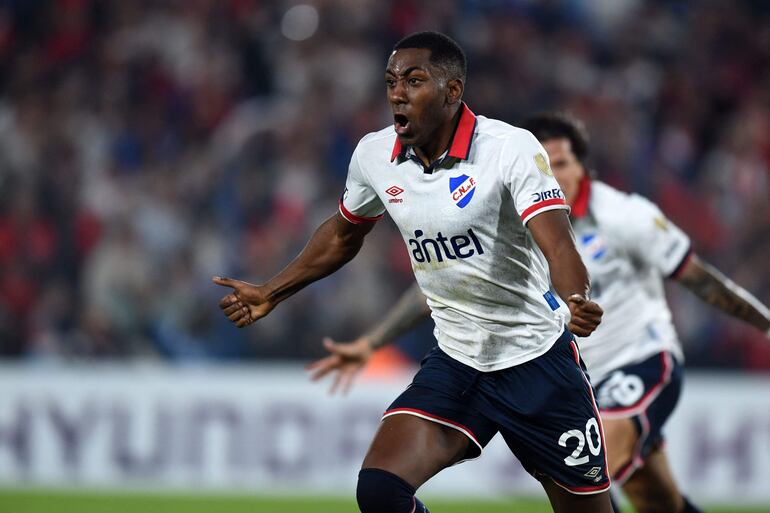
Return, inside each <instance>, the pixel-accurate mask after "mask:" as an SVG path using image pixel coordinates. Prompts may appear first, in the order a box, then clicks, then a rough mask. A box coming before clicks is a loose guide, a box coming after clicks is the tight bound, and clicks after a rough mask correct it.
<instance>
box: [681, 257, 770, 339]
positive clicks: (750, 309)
mask: <svg viewBox="0 0 770 513" xmlns="http://www.w3.org/2000/svg"><path fill="white" fill-rule="evenodd" d="M675 279H676V280H677V281H678V282H679V283H681V284H682V285H684V286H685V287H687V288H688V289H690V290H691V291H692V292H693V293H694V294H695V295H696V296H698V297H699V298H701V299H702V300H703V301H705V302H706V303H708V304H710V305H713V306H715V307H717V308H719V309H720V310H722V311H724V312H726V313H728V314H730V315H732V316H733V317H735V318H736V319H740V320H742V321H746V322H747V323H749V324H751V325H752V326H754V327H756V328H757V329H759V330H761V331H763V332H765V335H766V336H768V337H770V310H768V308H767V307H766V306H765V305H763V304H762V303H760V302H759V300H758V299H757V298H755V297H754V296H752V295H751V294H750V293H749V292H747V291H746V290H745V289H743V288H742V287H740V286H739V285H736V284H735V283H733V281H732V280H730V279H729V278H728V277H727V276H725V275H724V274H722V273H721V272H719V270H717V269H716V268H714V267H713V266H711V265H709V264H707V263H706V262H704V261H703V260H701V259H700V258H698V256H697V255H694V254H693V255H692V256H691V257H690V259H689V261H688V262H687V263H686V264H685V267H684V269H682V271H681V272H680V273H679V274H678V275H677V276H676V278H675Z"/></svg>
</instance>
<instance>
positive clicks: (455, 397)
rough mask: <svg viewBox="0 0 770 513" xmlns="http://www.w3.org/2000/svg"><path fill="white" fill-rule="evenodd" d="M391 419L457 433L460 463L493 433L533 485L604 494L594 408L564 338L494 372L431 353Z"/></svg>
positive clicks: (603, 463) (576, 355)
mask: <svg viewBox="0 0 770 513" xmlns="http://www.w3.org/2000/svg"><path fill="white" fill-rule="evenodd" d="M397 414H411V415H416V416H418V417H422V418H424V419H427V420H430V421H433V422H437V423H439V424H443V425H445V426H448V427H451V428H454V429H457V430H458V431H460V432H462V433H464V434H465V435H466V436H467V437H468V438H470V440H471V441H472V442H473V443H471V444H469V448H468V452H467V453H466V455H465V458H464V460H467V459H472V458H475V457H478V456H479V455H480V454H481V451H482V449H483V448H484V446H486V445H487V443H489V441H490V440H491V439H492V437H493V436H495V434H497V433H498V432H499V433H500V434H501V435H502V436H503V439H504V440H505V442H506V443H507V444H508V447H510V449H511V451H513V453H514V454H515V455H516V457H517V458H518V459H519V461H521V463H522V465H523V466H524V468H525V469H527V471H528V472H530V473H531V474H532V475H533V476H535V477H536V478H538V479H540V478H542V477H548V478H550V479H552V480H553V481H554V482H556V483H557V484H558V485H560V486H562V487H563V488H565V489H567V490H569V491H570V492H572V493H576V494H592V493H599V492H602V491H604V490H606V489H607V488H609V486H610V480H609V476H608V473H607V472H608V471H607V461H606V459H605V455H604V435H603V433H602V425H601V420H600V418H599V412H598V408H597V406H596V403H595V402H594V398H593V390H592V388H591V383H590V382H589V380H588V377H587V376H586V374H585V367H584V366H583V364H582V361H581V360H580V356H579V353H578V349H577V345H576V344H575V342H574V339H573V337H572V334H571V333H569V332H565V333H564V334H563V335H562V336H561V337H560V338H559V339H558V340H557V341H556V343H554V345H553V347H552V348H551V349H550V350H548V352H546V353H545V354H543V355H541V356H539V357H537V358H535V359H534V360H530V361H528V362H526V363H523V364H521V365H516V366H514V367H510V368H507V369H502V370H499V371H493V372H481V371H478V370H476V369H474V368H472V367H469V366H467V365H464V364H462V363H460V362H458V361H457V360H455V359H453V358H451V357H450V356H448V355H447V354H446V353H444V352H443V351H442V350H441V349H439V348H438V347H436V348H434V349H432V350H431V351H430V352H429V353H428V356H426V357H425V359H424V360H423V361H422V366H421V368H420V371H419V372H418V373H417V374H416V375H415V377H414V380H413V381H412V384H411V385H409V387H408V388H407V389H406V390H405V391H404V392H403V393H402V394H401V395H400V396H399V397H398V398H397V399H396V400H395V401H394V402H393V404H392V405H391V406H390V408H388V410H387V411H386V412H385V414H384V417H388V416H390V415H397ZM384 417H383V418H384ZM464 460H463V461H464Z"/></svg>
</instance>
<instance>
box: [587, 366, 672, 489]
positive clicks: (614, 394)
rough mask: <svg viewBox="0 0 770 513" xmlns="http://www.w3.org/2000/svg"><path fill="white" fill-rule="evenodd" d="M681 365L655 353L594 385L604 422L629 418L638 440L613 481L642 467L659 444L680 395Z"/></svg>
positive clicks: (622, 478)
mask: <svg viewBox="0 0 770 513" xmlns="http://www.w3.org/2000/svg"><path fill="white" fill-rule="evenodd" d="M682 372H683V368H682V365H681V364H680V363H679V362H678V361H677V359H676V358H674V356H673V355H672V354H671V353H668V352H662V353H657V354H655V355H653V356H651V357H649V358H647V359H646V360H643V361H641V362H638V363H634V364H631V365H627V366H625V367H621V368H620V369H617V370H615V371H613V372H611V373H610V374H609V375H608V376H607V377H606V378H604V379H603V380H601V381H600V382H599V383H597V385H596V398H597V402H598V403H599V411H600V412H601V414H602V417H604V418H605V419H613V418H630V419H631V420H633V421H634V424H635V425H636V429H637V432H638V433H639V441H638V442H637V444H636V448H635V449H634V455H633V457H632V458H631V461H629V462H628V464H626V465H624V466H623V468H621V469H620V470H618V472H617V473H616V475H615V476H613V479H615V480H616V481H618V482H620V483H622V482H624V481H625V480H626V479H628V478H629V476H631V474H633V473H634V471H635V470H636V469H638V468H639V467H641V466H642V465H644V459H645V457H646V456H647V455H648V454H649V453H650V451H651V450H652V449H654V448H656V447H659V446H660V445H662V443H663V433H662V431H663V425H664V424H665V423H666V421H667V420H668V418H669V417H670V416H671V412H673V411H674V408H675V407H676V404H677V402H679V396H680V395H681V392H682Z"/></svg>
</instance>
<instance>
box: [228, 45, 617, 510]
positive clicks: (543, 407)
mask: <svg viewBox="0 0 770 513" xmlns="http://www.w3.org/2000/svg"><path fill="white" fill-rule="evenodd" d="M465 75H466V61H465V55H464V53H463V51H462V49H460V47H459V46H458V45H457V43H455V42H454V41H452V40H451V39H450V38H448V37H446V36H444V35H442V34H439V33H435V32H422V33H417V34H413V35H411V36H407V37H406V38H404V39H402V40H401V41H400V42H399V43H397V44H396V46H395V47H394V51H393V53H392V54H391V55H390V58H389V59H388V63H387V68H386V70H385V85H386V89H387V98H388V101H389V103H390V106H391V109H392V112H393V121H394V122H393V125H392V126H389V127H388V128H385V129H383V130H380V131H379V132H375V133H371V134H369V135H367V136H365V137H364V138H363V139H361V141H360V142H359V144H358V146H357V147H356V149H355V151H354V153H353V156H352V158H351V161H350V166H349V170H348V177H347V182H346V189H345V192H344V194H343V195H342V198H341V200H340V203H339V212H338V213H336V214H335V215H333V216H332V217H330V218H329V219H327V220H326V221H325V222H324V223H323V224H322V225H321V226H320V227H319V228H318V229H317V230H316V232H315V233H314V234H313V236H312V237H311V239H310V241H309V242H308V244H307V246H306V247H305V248H304V249H303V250H302V252H301V253H300V254H299V255H298V256H297V257H296V258H295V259H294V260H293V261H292V262H291V263H290V264H289V265H288V266H287V267H286V268H285V269H283V270H282V271H281V272H279V273H278V274H277V275H276V276H274V277H273V278H271V279H270V280H269V281H268V282H267V283H265V284H262V285H253V284H249V283H246V282H242V281H238V280H233V279H229V278H219V277H215V278H214V282H215V283H217V284H219V285H222V286H225V287H230V288H232V292H231V293H230V294H228V295H226V296H225V297H224V298H222V300H221V301H220V307H221V308H222V310H223V311H224V314H225V315H226V316H227V317H228V318H229V319H230V320H231V321H232V322H233V323H235V325H236V326H238V327H244V326H247V325H249V324H251V323H253V322H254V321H256V320H257V319H259V318H261V317H263V316H265V315H267V314H268V313H269V312H270V311H271V310H272V309H273V308H275V307H276V306H277V305H278V303H280V302H281V301H283V300H285V299H286V298H288V297H289V296H291V295H292V294H294V293H295V292H297V291H298V290H300V289H301V288H302V287H304V286H306V285H308V284H310V283H312V282H313V281H315V280H318V279H320V278H322V277H324V276H326V275H328V274H330V273H332V272H334V271H336V270H337V269H339V268H340V267H342V266H343V265H344V264H345V263H346V262H348V261H349V260H350V259H352V258H353V257H354V256H355V255H356V253H357V252H358V250H359V249H360V247H361V245H362V243H363V239H364V237H365V235H366V234H367V233H368V232H369V231H370V230H371V229H372V226H373V224H374V222H375V221H377V220H378V219H380V218H381V217H382V216H383V214H384V212H385V211H386V210H387V212H388V214H389V215H390V217H391V218H392V219H393V220H394V221H395V223H396V225H397V226H398V228H399V229H400V231H401V233H402V235H403V237H404V240H405V242H406V245H407V248H408V251H409V255H410V257H411V260H412V264H413V268H414V272H415V277H416V279H417V283H419V285H420V288H421V289H422V291H423V293H424V294H425V296H426V297H428V298H429V303H430V305H431V307H432V309H433V317H434V320H435V322H436V327H437V334H438V347H437V348H436V349H435V350H434V351H433V352H432V353H431V354H430V355H429V356H428V358H427V360H426V362H425V365H423V367H422V369H420V371H419V372H418V373H417V374H416V375H415V377H414V381H413V383H412V385H411V386H410V387H409V388H408V389H407V390H406V391H404V392H403V393H402V394H401V395H400V396H399V397H398V398H397V399H396V400H395V402H394V403H393V404H392V405H391V407H390V408H389V409H388V411H387V412H386V413H385V415H384V417H383V420H382V423H381V424H380V428H379V429H378V431H377V433H376V434H375V437H374V440H373V441H372V444H371V446H370V448H369V451H368V453H367V454H366V456H365V458H364V462H363V465H362V469H361V471H360V473H359V477H358V487H357V493H356V495H357V500H358V505H359V508H360V509H361V511H362V512H363V513H412V512H417V513H424V512H426V511H427V509H426V508H425V506H424V505H423V504H422V503H421V502H420V501H419V500H417V499H416V498H415V496H414V493H415V490H416V489H417V488H419V487H420V486H421V485H422V484H423V483H424V482H425V481H427V480H428V479H430V478H431V477H432V476H433V475H435V474H436V473H437V472H439V471H441V470H442V469H444V468H446V467H448V466H450V465H453V464H456V463H459V462H460V461H463V460H466V459H469V458H475V457H477V456H479V455H480V453H481V451H482V449H483V447H484V446H485V445H486V444H487V443H488V442H489V440H490V439H491V438H492V437H493V436H494V435H495V434H496V433H498V432H500V433H501V434H502V435H503V437H504V439H505V441H506V442H507V444H508V446H509V447H510V448H511V450H512V452H513V453H514V454H515V455H516V456H517V457H518V458H519V460H520V461H521V462H522V463H523V465H524V467H525V468H527V469H528V470H529V471H530V472H531V473H532V474H533V475H534V476H535V477H536V478H537V479H539V480H540V482H541V483H542V486H543V487H544V489H545V491H546V493H547V495H548V497H549V499H550V501H551V504H552V507H553V509H554V511H556V512H557V513H566V512H569V513H582V512H585V513H589V512H590V513H610V512H611V505H610V499H609V492H608V488H609V486H610V482H609V476H608V473H607V463H606V459H605V454H604V440H603V435H602V428H601V421H600V419H599V413H598V410H597V407H596V405H595V402H594V398H593V390H592V388H591V385H590V382H589V381H588V378H587V377H586V375H585V373H584V369H583V367H582V363H581V360H580V355H579V352H578V349H577V346H576V344H575V342H574V338H573V335H572V333H575V334H576V335H579V336H588V335H590V334H591V332H592V331H593V330H594V329H595V328H596V326H597V325H598V324H599V322H600V321H601V314H602V310H601V308H600V307H599V306H598V305H597V304H596V303H594V302H593V301H591V300H590V298H589V288H590V287H589V280H588V274H587V272H586V270H585V266H584V265H583V263H582V261H581V259H580V256H579V254H578V253H577V250H576V248H575V244H574V238H573V234H572V231H571V228H570V224H569V219H568V216H567V209H568V207H567V205H566V202H565V200H564V197H563V196H562V194H561V191H560V190H559V186H558V184H557V183H556V180H555V179H554V178H553V175H552V172H551V170H550V168H549V165H548V158H547V156H546V154H545V150H544V149H543V147H542V146H541V145H540V144H539V143H538V142H537V139H535V137H534V136H533V135H532V134H530V133H529V132H527V131H525V130H522V129H519V128H514V127H512V126H510V125H508V124H506V123H503V122H500V121H495V120H492V119H487V118H485V117H483V116H476V115H474V114H473V112H472V111H471V110H470V108H469V107H468V106H467V105H466V104H465V103H463V101H462V95H463V90H464V86H465ZM549 268H550V269H551V271H550V276H549V272H548V269H549ZM549 278H550V282H551V283H552V284H553V288H554V290H555V291H556V293H557V294H558V295H559V296H560V297H561V298H562V300H563V301H564V302H565V303H566V305H567V307H568V309H569V312H570V319H569V322H568V324H567V326H568V327H569V330H570V331H567V330H565V329H564V325H565V323H567V320H566V319H565V315H564V314H563V313H562V311H561V310H563V309H559V303H558V302H557V300H556V299H555V298H554V296H553V293H552V292H550V291H549ZM571 332H572V333H571Z"/></svg>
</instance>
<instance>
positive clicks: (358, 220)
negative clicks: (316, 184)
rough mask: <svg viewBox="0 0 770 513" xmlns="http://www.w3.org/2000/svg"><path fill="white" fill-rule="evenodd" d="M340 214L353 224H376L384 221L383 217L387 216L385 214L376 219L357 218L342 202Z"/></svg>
mask: <svg viewBox="0 0 770 513" xmlns="http://www.w3.org/2000/svg"><path fill="white" fill-rule="evenodd" d="M340 214H342V217H344V218H345V219H347V220H348V221H350V222H351V223H353V224H366V223H376V222H377V221H379V220H380V219H382V216H384V215H385V214H380V215H378V216H375V217H361V216H357V215H355V214H353V213H352V212H350V211H349V210H348V209H346V208H345V205H344V204H343V203H342V200H340Z"/></svg>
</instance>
